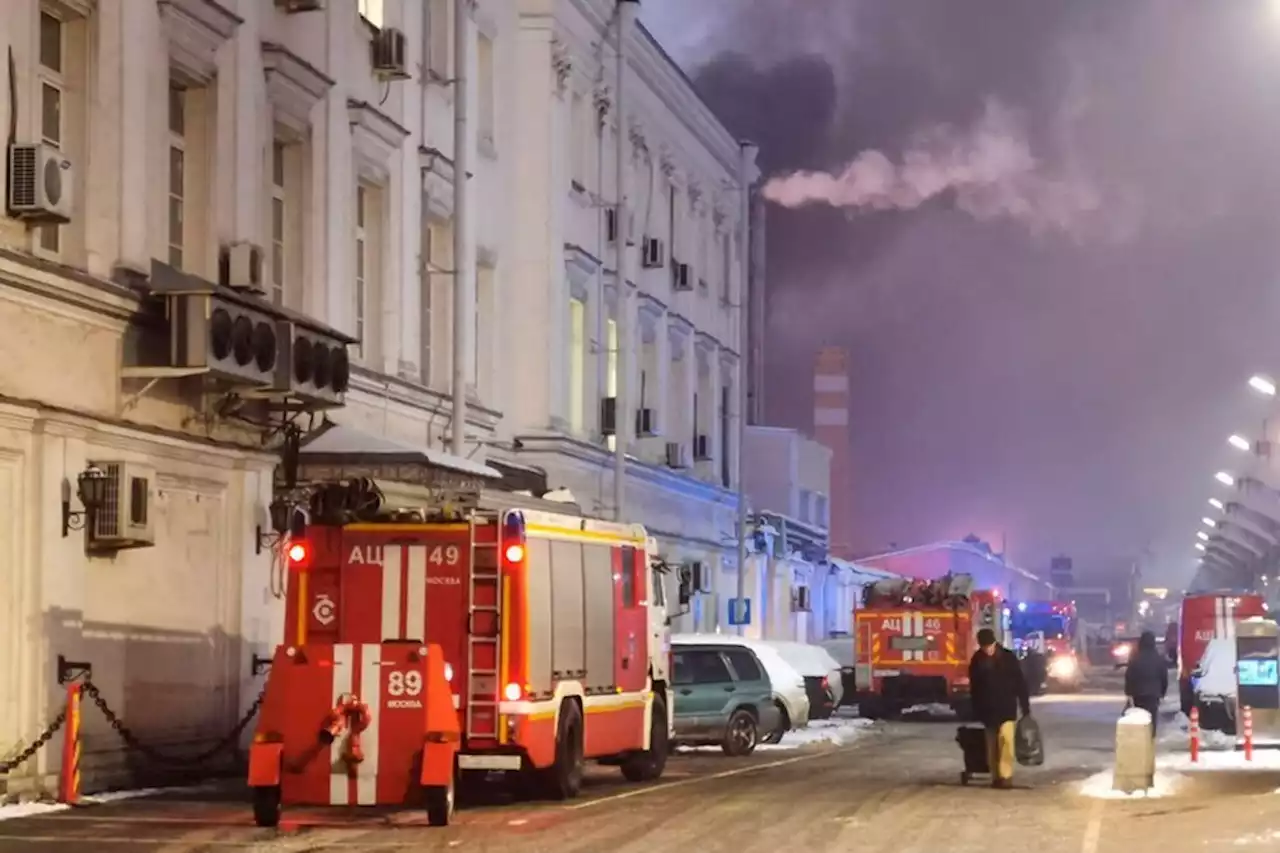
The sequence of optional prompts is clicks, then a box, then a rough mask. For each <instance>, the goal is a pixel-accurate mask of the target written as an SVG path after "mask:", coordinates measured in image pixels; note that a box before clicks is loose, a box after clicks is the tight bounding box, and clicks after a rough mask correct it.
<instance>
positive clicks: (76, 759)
mask: <svg viewBox="0 0 1280 853" xmlns="http://www.w3.org/2000/svg"><path fill="white" fill-rule="evenodd" d="M81 692H82V686H81V684H80V682H78V681H73V682H71V683H70V684H68V685H67V721H66V725H65V727H64V728H63V737H62V773H61V774H59V776H58V802H60V803H66V804H67V805H75V804H76V803H78V802H79V801H80V749H81V744H80V697H81Z"/></svg>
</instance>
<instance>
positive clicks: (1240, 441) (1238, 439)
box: [1227, 435, 1253, 450]
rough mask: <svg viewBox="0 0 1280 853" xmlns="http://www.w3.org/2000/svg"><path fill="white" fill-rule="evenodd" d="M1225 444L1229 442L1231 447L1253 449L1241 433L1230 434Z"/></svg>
mask: <svg viewBox="0 0 1280 853" xmlns="http://www.w3.org/2000/svg"><path fill="white" fill-rule="evenodd" d="M1227 444H1230V445H1231V446H1232V447H1234V448H1236V449H1237V450H1252V449H1253V445H1252V444H1250V443H1249V439H1247V438H1245V437H1244V436H1241V435H1233V436H1231V437H1230V438H1228V439H1227Z"/></svg>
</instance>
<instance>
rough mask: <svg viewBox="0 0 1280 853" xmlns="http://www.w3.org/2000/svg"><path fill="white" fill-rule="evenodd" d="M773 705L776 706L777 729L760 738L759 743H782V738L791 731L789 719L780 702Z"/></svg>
mask: <svg viewBox="0 0 1280 853" xmlns="http://www.w3.org/2000/svg"><path fill="white" fill-rule="evenodd" d="M774 704H776V705H777V706H778V727H777V728H776V729H774V730H773V731H771V732H769V733H768V734H766V735H765V736H764V737H762V738H760V742H761V743H782V738H783V737H784V736H786V734H787V732H789V731H791V717H789V716H788V715H787V709H786V708H785V707H783V704H782V703H781V702H775V703H774Z"/></svg>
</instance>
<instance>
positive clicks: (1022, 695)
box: [969, 628, 1031, 788]
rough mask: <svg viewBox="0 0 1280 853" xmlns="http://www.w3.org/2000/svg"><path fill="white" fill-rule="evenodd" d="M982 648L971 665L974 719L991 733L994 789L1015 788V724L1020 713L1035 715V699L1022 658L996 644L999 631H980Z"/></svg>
mask: <svg viewBox="0 0 1280 853" xmlns="http://www.w3.org/2000/svg"><path fill="white" fill-rule="evenodd" d="M978 646H979V648H978V651H976V652H974V655H973V659H972V660H970V661H969V695H970V696H971V697H972V699H973V715H974V718H975V719H976V720H977V721H978V722H980V723H982V725H983V727H985V728H986V730H987V762H988V764H989V766H990V767H991V785H992V787H995V788H1012V787H1013V764H1014V754H1013V738H1014V731H1015V724H1016V723H1017V721H1018V712H1019V711H1021V712H1022V715H1023V716H1024V717H1026V716H1030V715H1031V697H1030V696H1029V695H1028V692H1027V681H1026V679H1025V678H1024V677H1023V675H1022V665H1021V663H1020V662H1019V660H1018V656H1017V655H1015V654H1014V653H1013V652H1011V651H1009V650H1008V649H1006V648H1005V647H1004V646H1002V645H1000V644H999V643H997V642H996V634H995V631H992V630H991V629H990V628H983V629H982V630H981V631H979V632H978Z"/></svg>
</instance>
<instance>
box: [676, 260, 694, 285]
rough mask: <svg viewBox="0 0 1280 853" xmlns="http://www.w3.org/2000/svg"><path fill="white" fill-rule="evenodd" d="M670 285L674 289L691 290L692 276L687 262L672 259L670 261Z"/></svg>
mask: <svg viewBox="0 0 1280 853" xmlns="http://www.w3.org/2000/svg"><path fill="white" fill-rule="evenodd" d="M671 287H672V288H673V289H675V290H683V291H689V290H693V276H692V275H691V274H690V272H689V265H688V264H682V263H680V262H678V261H674V260H673V261H672V262H671Z"/></svg>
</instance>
